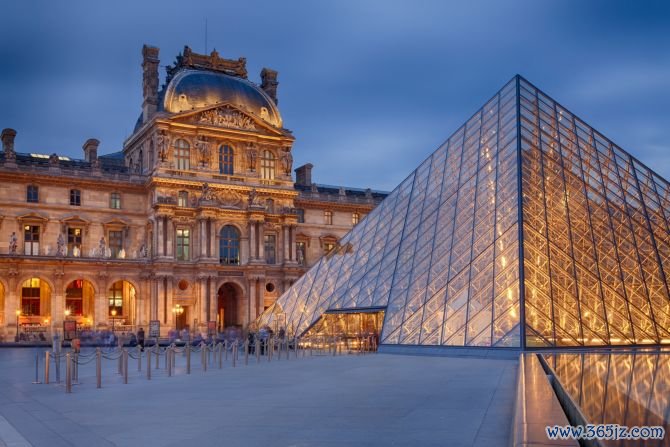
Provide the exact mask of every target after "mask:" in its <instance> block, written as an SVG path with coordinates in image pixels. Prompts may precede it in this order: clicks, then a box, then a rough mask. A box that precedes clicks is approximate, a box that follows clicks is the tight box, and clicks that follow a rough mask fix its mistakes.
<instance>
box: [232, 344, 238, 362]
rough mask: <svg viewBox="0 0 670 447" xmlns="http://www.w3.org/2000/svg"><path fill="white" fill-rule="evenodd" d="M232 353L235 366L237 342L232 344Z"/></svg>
mask: <svg viewBox="0 0 670 447" xmlns="http://www.w3.org/2000/svg"><path fill="white" fill-rule="evenodd" d="M232 355H233V368H235V364H236V363H237V362H236V360H237V342H236V343H234V344H233V352H232Z"/></svg>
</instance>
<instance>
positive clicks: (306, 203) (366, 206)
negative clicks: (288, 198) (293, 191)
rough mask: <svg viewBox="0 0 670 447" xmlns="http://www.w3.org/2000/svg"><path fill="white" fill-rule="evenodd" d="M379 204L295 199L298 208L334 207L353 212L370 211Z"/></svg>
mask: <svg viewBox="0 0 670 447" xmlns="http://www.w3.org/2000/svg"><path fill="white" fill-rule="evenodd" d="M377 205H378V204H376V203H352V202H334V201H333V202H331V201H327V200H323V201H320V200H304V199H300V198H297V199H295V207H296V208H305V209H318V210H323V209H326V210H328V209H332V210H339V211H351V212H356V211H359V212H364V213H369V212H370V211H372V210H373V209H374V208H375V207H376V206H377Z"/></svg>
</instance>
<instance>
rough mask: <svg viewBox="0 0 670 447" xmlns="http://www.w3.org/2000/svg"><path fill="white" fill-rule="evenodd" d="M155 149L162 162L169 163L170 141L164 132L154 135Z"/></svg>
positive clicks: (160, 131)
mask: <svg viewBox="0 0 670 447" xmlns="http://www.w3.org/2000/svg"><path fill="white" fill-rule="evenodd" d="M154 147H155V148H156V154H157V155H158V159H159V160H160V161H167V160H168V158H169V157H170V154H169V151H170V141H169V137H168V136H167V135H166V133H165V131H164V130H159V131H157V132H156V133H155V134H154Z"/></svg>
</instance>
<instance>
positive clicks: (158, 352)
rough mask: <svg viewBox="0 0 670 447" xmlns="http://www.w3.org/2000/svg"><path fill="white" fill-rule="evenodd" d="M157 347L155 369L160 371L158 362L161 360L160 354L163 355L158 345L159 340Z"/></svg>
mask: <svg viewBox="0 0 670 447" xmlns="http://www.w3.org/2000/svg"><path fill="white" fill-rule="evenodd" d="M155 347H156V368H155V369H156V370H158V368H159V366H160V365H159V361H158V360H159V358H160V354H161V347H160V346H159V345H158V340H156V345H155Z"/></svg>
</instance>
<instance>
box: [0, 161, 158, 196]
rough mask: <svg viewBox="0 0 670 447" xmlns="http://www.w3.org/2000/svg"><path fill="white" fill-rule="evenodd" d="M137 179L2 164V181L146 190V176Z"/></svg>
mask: <svg viewBox="0 0 670 447" xmlns="http://www.w3.org/2000/svg"><path fill="white" fill-rule="evenodd" d="M133 177H135V178H136V180H134V181H133V180H131V179H130V178H127V179H110V178H109V177H106V176H105V175H101V176H100V177H93V176H81V177H80V176H75V175H66V174H63V175H53V174H52V173H51V174H50V173H48V172H41V169H40V170H37V169H36V170H25V171H24V170H22V169H20V168H19V169H17V170H11V171H8V170H4V169H3V168H2V167H1V166H0V183H36V184H38V185H48V186H62V187H67V188H71V187H73V186H77V187H80V188H82V189H89V190H90V189H93V190H103V191H109V190H110V188H111V189H113V190H115V191H119V192H139V193H143V192H145V185H144V184H145V182H144V178H143V177H140V176H133Z"/></svg>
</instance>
